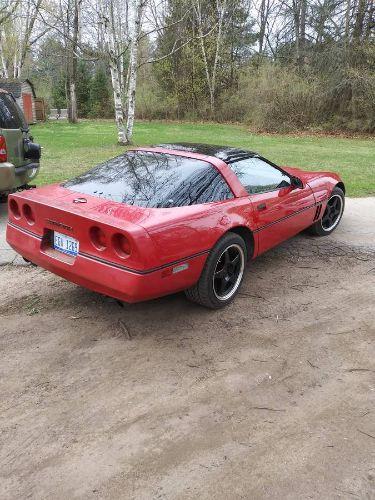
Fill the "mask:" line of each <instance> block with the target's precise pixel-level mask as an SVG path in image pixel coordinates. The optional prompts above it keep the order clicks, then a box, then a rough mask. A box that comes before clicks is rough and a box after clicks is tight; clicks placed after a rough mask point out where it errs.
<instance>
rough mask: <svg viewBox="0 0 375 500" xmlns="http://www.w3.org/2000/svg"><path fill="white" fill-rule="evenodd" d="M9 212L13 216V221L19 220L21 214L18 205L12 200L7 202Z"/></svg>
mask: <svg viewBox="0 0 375 500" xmlns="http://www.w3.org/2000/svg"><path fill="white" fill-rule="evenodd" d="M9 211H10V212H11V214H12V215H13V217H14V218H15V219H20V218H21V212H20V209H19V206H18V203H17V202H16V200H14V199H13V198H12V199H11V200H10V202H9Z"/></svg>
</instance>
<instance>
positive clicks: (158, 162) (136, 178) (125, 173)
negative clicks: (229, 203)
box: [63, 151, 233, 208]
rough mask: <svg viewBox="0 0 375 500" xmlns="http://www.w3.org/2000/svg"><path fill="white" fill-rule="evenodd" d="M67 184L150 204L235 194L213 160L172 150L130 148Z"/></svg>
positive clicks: (170, 204) (203, 200) (190, 202)
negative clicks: (134, 149) (161, 151)
mask: <svg viewBox="0 0 375 500" xmlns="http://www.w3.org/2000/svg"><path fill="white" fill-rule="evenodd" d="M63 186H64V187H66V188H68V189H71V190H73V191H77V192H78V193H83V194H89V195H94V196H98V197H100V198H105V199H108V200H113V201H118V202H122V203H126V204H127V205H136V206H141V207H149V208H169V207H182V206H187V205H196V204H198V203H208V202H213V201H221V200H227V199H229V198H233V195H232V192H231V190H230V189H229V186H228V184H227V183H226V182H225V180H224V179H223V177H222V176H221V174H220V173H219V172H218V171H217V170H216V169H215V167H213V166H212V165H211V164H210V163H207V162H205V161H201V160H195V159H192V158H184V157H182V156H175V155H172V154H164V153H153V152H150V151H148V152H147V151H146V152H145V151H130V152H128V153H125V154H123V155H120V156H117V157H116V158H112V159H111V160H108V161H105V162H104V163H101V164H100V165H97V166H96V167H94V168H93V169H92V170H90V171H89V172H86V173H85V174H82V175H80V176H78V177H76V178H75V179H72V180H70V181H68V182H66V183H65V184H63Z"/></svg>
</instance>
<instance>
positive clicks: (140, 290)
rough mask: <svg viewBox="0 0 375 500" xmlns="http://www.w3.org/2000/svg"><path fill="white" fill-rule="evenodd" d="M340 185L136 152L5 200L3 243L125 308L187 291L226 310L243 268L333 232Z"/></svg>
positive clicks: (233, 163) (269, 168)
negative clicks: (299, 238) (289, 242)
mask: <svg viewBox="0 0 375 500" xmlns="http://www.w3.org/2000/svg"><path fill="white" fill-rule="evenodd" d="M344 204H345V187H344V184H343V182H342V181H341V179H340V178H339V176H338V175H336V174H333V173H329V172H306V171H302V170H299V169H296V168H289V167H278V166H277V165H275V164H274V163H272V162H270V161H268V160H266V159H265V158H262V157H261V156H259V155H258V154H256V153H252V152H249V151H244V150H241V149H235V148H230V147H217V146H209V145H202V144H164V145H160V146H158V147H149V148H137V149H134V150H131V151H128V152H126V153H124V154H122V155H120V156H118V157H116V158H113V159H111V160H108V161H106V162H104V163H102V164H100V165H98V166H96V167H94V168H93V169H92V170H90V171H88V172H87V173H84V174H82V175H79V176H78V177H76V178H75V179H72V180H70V181H68V182H65V183H64V184H61V185H52V186H45V187H40V188H37V189H32V190H29V191H24V192H22V193H17V194H12V195H10V196H9V221H8V226H7V241H8V243H9V244H10V245H11V246H12V247H13V248H14V249H15V250H16V251H17V252H18V253H20V254H21V255H22V256H23V257H24V258H25V259H26V260H29V261H31V262H33V263H34V264H37V265H39V266H41V267H43V268H45V269H48V270H49V271H51V272H53V273H55V274H58V275H59V276H62V277H64V278H66V279H67V280H70V281H72V282H74V283H77V284H78V285H81V286H84V287H87V288H90V289H91V290H94V291H96V292H100V293H103V294H105V295H109V296H111V297H114V298H117V299H119V300H122V301H126V302H137V301H142V300H147V299H152V298H155V297H160V296H162V295H167V294H170V293H174V292H178V291H180V290H185V293H186V295H187V297H188V298H189V299H191V300H193V301H195V302H198V303H199V304H202V305H204V306H207V307H210V308H219V307H222V306H224V305H226V304H227V303H228V302H230V301H231V300H232V299H233V297H234V296H235V295H236V293H237V292H238V290H239V287H240V285H241V282H242V279H243V275H244V269H245V265H246V262H247V261H248V260H251V259H254V258H255V257H256V256H258V255H260V254H261V253H263V252H265V251H266V250H268V249H269V248H272V247H274V246H275V245H277V244H278V243H280V242H282V241H284V240H286V239H287V238H290V237H292V236H294V235H295V234H297V233H299V232H300V231H302V230H304V229H306V228H309V229H310V232H312V233H313V234H315V235H318V236H324V235H328V234H330V233H331V232H332V231H333V230H334V229H335V228H336V227H337V225H338V224H339V222H340V219H341V217H342V214H343V210H344Z"/></svg>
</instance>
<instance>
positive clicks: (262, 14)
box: [258, 0, 268, 55]
mask: <svg viewBox="0 0 375 500" xmlns="http://www.w3.org/2000/svg"><path fill="white" fill-rule="evenodd" d="M267 10H268V9H267ZM267 14H268V13H267ZM259 17H260V19H259V49H258V52H259V55H262V54H263V50H264V34H265V32H266V23H267V15H266V0H262V1H261V4H260V14H259Z"/></svg>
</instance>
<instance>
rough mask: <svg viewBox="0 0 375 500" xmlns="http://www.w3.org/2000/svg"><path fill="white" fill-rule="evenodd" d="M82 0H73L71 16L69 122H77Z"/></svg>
mask: <svg viewBox="0 0 375 500" xmlns="http://www.w3.org/2000/svg"><path fill="white" fill-rule="evenodd" d="M81 2H82V0H74V18H73V37H72V41H71V54H70V57H71V62H70V75H69V115H68V117H69V122H70V123H77V121H78V111H77V93H76V83H77V66H78V55H77V50H78V37H79V18H80V9H81Z"/></svg>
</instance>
